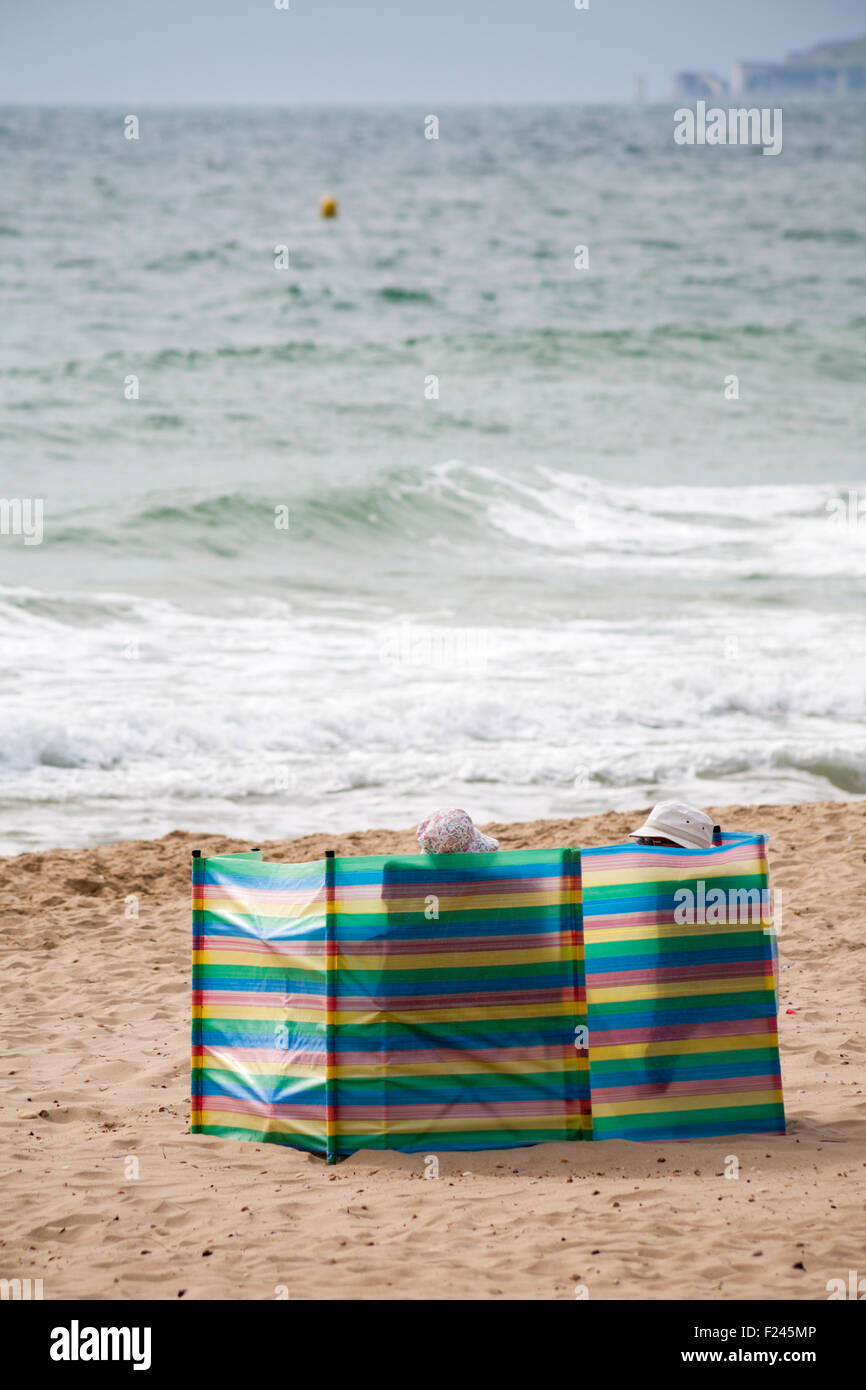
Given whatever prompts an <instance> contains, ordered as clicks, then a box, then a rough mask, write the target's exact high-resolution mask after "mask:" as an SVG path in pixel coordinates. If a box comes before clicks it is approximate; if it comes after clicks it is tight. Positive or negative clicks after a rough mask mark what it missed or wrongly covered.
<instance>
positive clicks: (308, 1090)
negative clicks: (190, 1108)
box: [193, 1052, 325, 1110]
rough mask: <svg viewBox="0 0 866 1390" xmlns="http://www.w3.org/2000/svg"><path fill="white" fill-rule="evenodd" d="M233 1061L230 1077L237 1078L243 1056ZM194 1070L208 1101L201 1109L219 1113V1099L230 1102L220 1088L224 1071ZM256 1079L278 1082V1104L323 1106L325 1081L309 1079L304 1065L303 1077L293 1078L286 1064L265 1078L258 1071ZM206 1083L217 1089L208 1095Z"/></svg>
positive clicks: (323, 1064)
mask: <svg viewBox="0 0 866 1390" xmlns="http://www.w3.org/2000/svg"><path fill="white" fill-rule="evenodd" d="M288 1055H289V1054H288V1053H287V1054H286V1056H287V1057H288ZM321 1057H322V1061H321V1067H322V1069H323V1070H324V1066H325V1054H324V1052H322V1054H321ZM232 1061H234V1062H235V1066H233V1067H231V1068H230V1069H229V1074H230V1075H231V1076H239V1075H240V1072H241V1071H242V1066H243V1057H242V1056H241V1057H240V1058H237V1059H235V1058H232ZM193 1070H194V1071H195V1072H196V1073H197V1075H198V1076H199V1078H200V1084H201V1087H202V1094H204V1095H205V1098H206V1099H207V1102H208V1103H207V1105H203V1106H202V1109H206V1110H218V1109H219V1102H220V1100H221V1099H222V1100H227V1099H229V1097H227V1096H225V1095H223V1094H222V1092H221V1091H220V1089H219V1088H220V1087H221V1086H223V1085H224V1084H225V1076H226V1073H225V1072H224V1071H220V1070H219V1069H218V1068H217V1067H197V1068H196V1067H193ZM255 1080H256V1082H258V1080H263V1081H265V1082H267V1083H268V1084H270V1082H272V1081H278V1082H279V1091H280V1094H279V1100H280V1103H282V1102H283V1101H287V1100H300V1099H302V1098H304V1099H305V1100H306V1103H308V1104H311V1105H312V1104H314V1103H317V1104H324V1094H325V1078H324V1076H323V1077H322V1078H321V1080H320V1079H319V1077H318V1075H316V1076H315V1077H310V1075H309V1072H308V1068H307V1067H306V1066H305V1067H304V1075H303V1076H301V1075H298V1076H293V1075H292V1066H291V1063H290V1062H287V1063H286V1064H285V1065H284V1066H281V1067H280V1070H279V1071H278V1072H274V1073H272V1075H271V1076H267V1075H265V1076H264V1077H262V1074H261V1073H260V1072H256V1074H255ZM205 1083H207V1085H212V1086H214V1087H215V1088H216V1089H215V1091H214V1092H211V1093H207V1087H206V1084H205ZM290 1083H291V1084H290ZM244 1084H245V1085H246V1084H247V1082H246V1081H245V1082H244Z"/></svg>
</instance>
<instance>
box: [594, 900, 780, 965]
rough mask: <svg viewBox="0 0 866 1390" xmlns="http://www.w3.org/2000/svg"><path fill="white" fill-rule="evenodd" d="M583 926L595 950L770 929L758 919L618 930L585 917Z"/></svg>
mask: <svg viewBox="0 0 866 1390" xmlns="http://www.w3.org/2000/svg"><path fill="white" fill-rule="evenodd" d="M671 915H673V909H671ZM583 925H584V932H585V934H586V941H587V944H588V945H589V946H591V947H592V948H593V949H594V948H595V947H596V946H601V945H607V944H609V943H611V942H616V941H664V940H666V939H670V937H673V936H693V935H694V933H695V932H696V931H700V932H705V933H706V934H707V935H708V936H710V935H712V936H715V935H717V934H719V933H722V934H728V935H730V936H742V935H743V934H744V933H748V932H763V931H764V930H765V929H766V928H767V927H768V926H770V918H769V917H761V920H760V921H759V922H697V923H695V922H673V921H670V922H647V923H641V922H636V923H629V922H626V923H624V924H623V925H621V926H607V925H605V922H604V919H603V918H601V917H596V916H592V917H586V918H585V919H584V924H583ZM695 960H696V961H697V960H700V951H696V952H695Z"/></svg>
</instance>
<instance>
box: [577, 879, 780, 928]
mask: <svg viewBox="0 0 866 1390" xmlns="http://www.w3.org/2000/svg"><path fill="white" fill-rule="evenodd" d="M699 883H703V884H704V886H705V889H706V892H707V894H709V893H710V892H712V890H713V889H714V888H721V889H723V890H725V891H726V892H727V891H728V890H733V889H734V888H736V889H739V890H742V889H744V888H766V887H767V875H766V874H763V873H762V874H719V875H715V876H712V877H705V876H704V875H703V874H697V875H696V877H695V878H668V879H662V880H661V881H660V882H658V883H656V882H653V881H651V880H649V879H645V880H643V881H642V882H640V883H603V884H599V885H598V886H597V887H592V888H590V887H587V886H586V885H584V889H583V901H584V906H585V907H589V906H590V905H593V906H594V905H595V903H601V902H607V901H609V900H610V899H611V898H653V897H659V896H671V897H672V896H673V894H674V893H675V892H677V890H678V889H681V888H687V889H689V891H690V892H692V893H694V894H695V897H697V893H698V884H699ZM587 915H589V914H587ZM600 915H601V914H599V913H596V912H593V913H592V916H593V917H597V916H600ZM593 925H601V923H594V924H593Z"/></svg>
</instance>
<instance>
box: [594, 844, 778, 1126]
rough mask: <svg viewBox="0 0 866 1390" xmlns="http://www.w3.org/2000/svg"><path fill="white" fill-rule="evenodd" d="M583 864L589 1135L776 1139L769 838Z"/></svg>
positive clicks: (617, 854) (640, 851) (647, 850)
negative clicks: (762, 1136) (756, 1136)
mask: <svg viewBox="0 0 866 1390" xmlns="http://www.w3.org/2000/svg"><path fill="white" fill-rule="evenodd" d="M582 862H583V886H584V892H583V941H584V951H585V959H586V982H587V1008H588V1022H589V1038H590V1072H591V1086H592V1124H593V1138H595V1139H610V1138H616V1139H698V1138H702V1137H706V1136H709V1135H725V1134H751V1133H762V1134H780V1133H783V1132H784V1129H785V1112H784V1107H783V1104H782V1078H781V1075H780V1070H779V1043H778V1036H777V1024H776V1017H777V1007H778V1004H777V988H776V972H777V962H778V952H777V942H776V935H775V930H774V927H773V918H772V903H771V898H770V892H769V880H768V875H767V839H766V836H764V835H724V836H723V837H722V843H721V844H720V845H719V846H713V847H712V848H711V849H706V850H682V849H668V848H666V847H664V846H647V847H644V846H641V845H637V844H628V845H612V846H609V847H606V848H603V849H586V850H584V851H583V854H582Z"/></svg>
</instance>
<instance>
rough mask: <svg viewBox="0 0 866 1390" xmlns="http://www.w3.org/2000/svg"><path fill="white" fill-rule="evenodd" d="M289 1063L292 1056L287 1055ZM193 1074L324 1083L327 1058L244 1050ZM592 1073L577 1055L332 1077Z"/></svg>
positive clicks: (401, 1066)
mask: <svg viewBox="0 0 866 1390" xmlns="http://www.w3.org/2000/svg"><path fill="white" fill-rule="evenodd" d="M286 1057H287V1059H288V1058H289V1054H288V1053H287V1054H286ZM192 1069H193V1071H205V1070H206V1071H212V1072H226V1073H227V1074H229V1075H234V1074H235V1073H237V1072H238V1071H241V1070H242V1071H243V1072H244V1074H245V1075H249V1076H291V1077H297V1078H298V1079H299V1080H300V1079H301V1078H306V1079H307V1080H310V1081H323V1080H324V1071H325V1054H324V1053H322V1060H321V1062H320V1063H304V1064H300V1063H297V1062H292V1061H291V1060H287V1061H286V1062H284V1063H280V1062H258V1061H255V1062H253V1061H248V1060H247V1059H246V1058H245V1057H244V1055H243V1050H242V1049H240V1050H239V1051H238V1053H237V1055H236V1056H235V1057H233V1058H230V1059H229V1060H228V1061H223V1060H214V1059H211V1058H207V1057H194V1058H193V1059H192ZM588 1070H589V1061H588V1059H587V1058H586V1057H578V1055H577V1053H575V1054H574V1056H573V1057H562V1058H559V1059H558V1060H557V1059H554V1060H545V1061H540V1062H532V1061H526V1062H524V1061H514V1062H501V1061H499V1062H495V1063H494V1062H474V1061H473V1058H472V1053H471V1052H467V1053H466V1054H465V1058H464V1061H462V1062H461V1063H459V1064H457V1063H455V1062H421V1063H412V1062H404V1063H398V1062H388V1063H385V1062H380V1063H367V1064H363V1065H362V1064H347V1065H345V1066H338V1067H334V1068H332V1075H334V1076H336V1077H338V1078H339V1080H341V1081H361V1080H364V1079H365V1078H373V1079H375V1078H377V1077H384V1076H386V1075H387V1076H405V1077H411V1076H454V1077H458V1076H488V1075H490V1074H491V1073H493V1074H495V1075H496V1076H528V1075H533V1074H535V1073H539V1074H540V1073H555V1072H568V1073H569V1074H572V1073H579V1072H586V1071H588Z"/></svg>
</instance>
